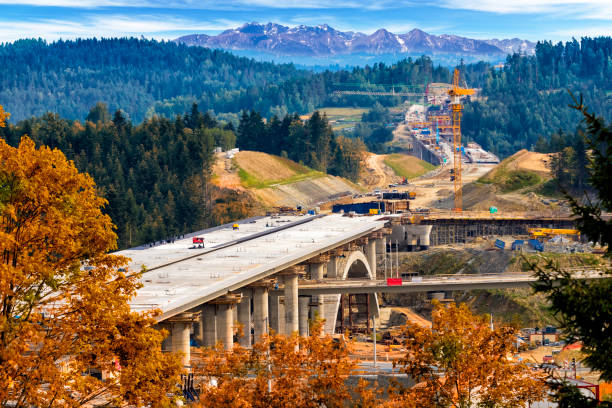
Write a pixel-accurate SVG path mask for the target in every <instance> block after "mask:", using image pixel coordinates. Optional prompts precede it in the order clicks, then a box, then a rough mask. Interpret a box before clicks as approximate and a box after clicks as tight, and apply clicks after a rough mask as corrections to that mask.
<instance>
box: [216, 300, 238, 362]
mask: <svg viewBox="0 0 612 408" xmlns="http://www.w3.org/2000/svg"><path fill="white" fill-rule="evenodd" d="M241 298H242V295H241V294H229V295H224V296H221V297H220V298H217V299H215V300H214V301H213V303H214V304H216V305H217V336H218V338H217V340H221V342H222V343H223V347H224V348H225V349H226V350H231V349H232V348H233V347H234V310H235V309H236V304H237V303H239V302H240V300H241Z"/></svg>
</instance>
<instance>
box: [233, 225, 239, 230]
mask: <svg viewBox="0 0 612 408" xmlns="http://www.w3.org/2000/svg"><path fill="white" fill-rule="evenodd" d="M239 228H240V227H239V226H238V224H234V225H232V229H233V230H234V231H235V230H237V229H239Z"/></svg>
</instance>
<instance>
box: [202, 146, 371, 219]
mask: <svg viewBox="0 0 612 408" xmlns="http://www.w3.org/2000/svg"><path fill="white" fill-rule="evenodd" d="M212 182H213V183H214V184H215V185H217V186H219V187H222V188H229V189H233V190H236V191H244V192H247V193H248V194H250V195H251V196H252V198H253V199H254V200H256V201H257V202H258V203H259V205H261V206H262V207H263V208H271V207H278V206H289V207H296V206H298V205H303V206H309V205H317V204H319V203H322V202H325V201H328V200H329V199H330V198H333V197H334V196H336V197H337V196H342V195H351V194H353V193H356V192H358V191H359V187H358V186H356V185H355V184H353V183H351V182H350V181H348V180H346V179H343V178H341V177H335V176H330V175H328V174H325V173H321V172H319V171H316V170H313V169H311V168H309V167H306V166H303V165H300V164H298V163H296V162H294V161H291V160H289V159H285V158H283V157H279V156H275V155H271V154H267V153H261V152H252V151H241V152H239V153H238V154H236V155H235V156H234V157H233V158H227V157H226V156H225V153H217V155H216V162H215V165H214V166H213V179H212Z"/></svg>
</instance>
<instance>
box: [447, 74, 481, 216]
mask: <svg viewBox="0 0 612 408" xmlns="http://www.w3.org/2000/svg"><path fill="white" fill-rule="evenodd" d="M459 76H460V73H459V69H458V68H455V72H454V73H453V84H452V85H453V86H452V87H451V89H449V90H448V95H449V96H450V99H451V108H452V114H453V122H452V129H453V162H454V165H453V175H452V176H451V180H454V182H455V208H454V211H462V210H463V192H462V189H461V187H462V184H461V155H462V151H461V111H462V109H463V105H462V104H461V98H462V97H464V96H468V95H474V92H475V90H474V89H471V88H467V87H466V88H463V87H460V86H459Z"/></svg>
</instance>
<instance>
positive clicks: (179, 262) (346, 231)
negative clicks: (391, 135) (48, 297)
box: [117, 214, 596, 366]
mask: <svg viewBox="0 0 612 408" xmlns="http://www.w3.org/2000/svg"><path fill="white" fill-rule="evenodd" d="M483 222H484V221H483ZM408 225H409V224H403V223H402V218H398V217H395V216H389V215H374V216H348V215H340V214H332V215H310V214H287V215H269V216H266V217H255V218H250V219H246V220H242V221H237V222H234V223H231V224H226V225H222V226H219V227H215V228H211V229H208V230H204V231H198V232H195V233H192V234H189V235H186V236H184V237H182V238H181V239H178V240H174V241H171V242H166V243H163V244H159V245H144V246H140V247H136V248H131V249H128V250H124V251H120V252H118V253H117V254H119V255H123V256H126V257H129V258H130V259H131V262H130V269H131V270H136V271H138V270H143V271H144V273H143V274H142V278H141V280H142V285H143V286H142V288H141V289H139V290H138V292H137V295H136V297H135V298H134V299H133V300H132V301H131V303H130V305H131V307H132V309H133V310H135V311H145V310H161V314H160V315H159V316H158V317H157V320H158V323H157V324H158V326H159V327H164V328H167V329H168V331H169V332H170V336H169V337H168V338H167V339H166V340H165V341H164V344H163V347H164V349H165V350H172V351H181V352H182V353H183V356H184V361H183V362H184V364H185V366H189V365H190V344H191V342H192V340H193V341H196V342H198V343H200V344H202V345H204V346H213V345H215V344H216V343H217V342H219V341H221V342H222V343H223V345H224V346H225V347H226V348H228V349H231V348H232V346H233V341H234V338H233V336H234V329H235V327H234V326H235V322H238V323H239V324H240V325H242V327H244V333H245V334H246V335H245V336H243V337H241V338H240V339H239V341H240V343H241V344H242V345H243V346H246V347H249V346H251V344H252V342H253V341H257V339H258V338H259V337H261V336H262V335H264V334H265V333H268V331H269V330H274V331H275V332H279V333H286V334H291V333H294V332H299V333H300V334H302V335H306V334H307V333H308V319H309V318H311V317H313V316H314V315H315V314H317V315H318V316H323V317H324V318H325V320H326V322H325V330H326V332H328V333H333V332H335V331H336V330H338V329H339V328H346V327H351V325H353V324H362V325H369V322H370V319H371V318H372V317H373V316H377V315H378V297H377V294H379V293H384V292H415V291H445V290H467V289H475V288H485V287H486V288H507V287H520V286H525V285H528V284H529V283H530V282H532V281H533V280H534V278H533V277H531V276H529V275H526V274H513V275H507V274H497V275H495V274H494V275H487V276H475V275H470V276H465V277H453V278H451V277H444V276H440V277H427V278H426V277H412V278H411V280H410V281H405V282H404V281H402V280H401V278H400V280H399V282H398V280H397V276H396V278H395V280H394V281H387V280H384V279H383V280H381V279H380V278H381V277H382V276H384V273H385V272H383V271H379V273H377V265H378V264H380V261H381V259H382V258H386V256H387V251H388V250H389V248H390V245H389V243H390V241H391V239H392V237H393V235H394V228H395V229H396V228H397V227H402V228H403V227H405V226H408ZM418 227H421V228H422V227H431V225H429V226H427V225H424V226H423V225H418ZM396 266H397V265H396ZM595 273H596V272H592V273H591V272H588V271H587V272H584V271H583V272H582V273H581V274H580V275H579V276H580V277H584V278H589V277H591V276H592V275H593V274H595ZM593 276H594V275H593ZM392 282H394V283H393V284H391V283H392Z"/></svg>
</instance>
